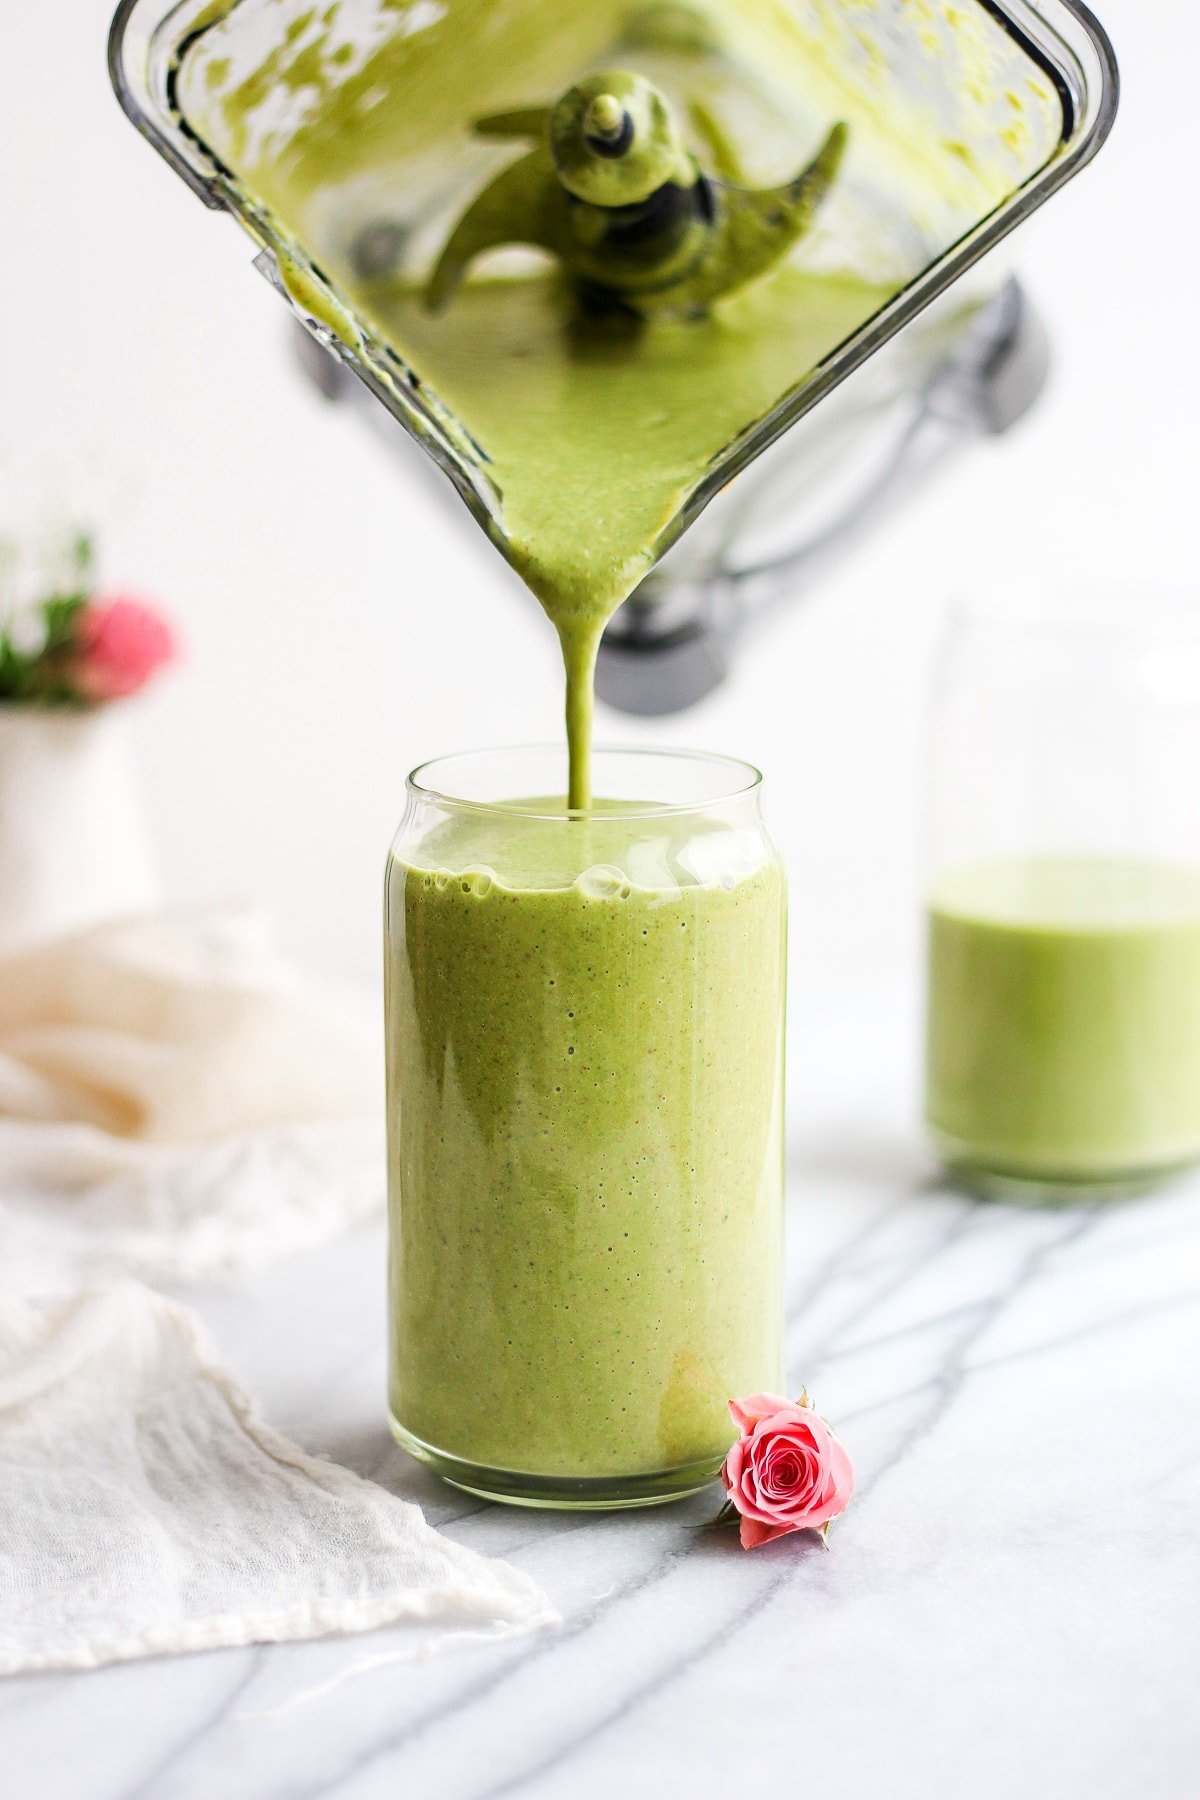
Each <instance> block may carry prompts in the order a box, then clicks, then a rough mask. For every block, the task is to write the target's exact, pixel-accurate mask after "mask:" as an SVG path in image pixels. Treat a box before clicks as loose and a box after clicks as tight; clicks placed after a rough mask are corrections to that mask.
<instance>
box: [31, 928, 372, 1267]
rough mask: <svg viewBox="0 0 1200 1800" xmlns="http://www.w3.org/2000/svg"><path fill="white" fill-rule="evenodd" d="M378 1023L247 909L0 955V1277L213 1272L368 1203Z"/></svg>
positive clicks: (327, 1226) (262, 1254)
mask: <svg viewBox="0 0 1200 1800" xmlns="http://www.w3.org/2000/svg"><path fill="white" fill-rule="evenodd" d="M381 1040H382V1031H381V1028H380V1025H379V1021H378V1019H377V1018H376V1016H375V1010H374V1008H373V1007H371V1006H369V1005H367V1004H365V1003H364V1004H363V1005H361V1006H356V1005H354V1004H352V1003H350V1002H349V1001H347V999H346V998H345V997H344V996H342V995H341V994H335V993H332V992H328V991H325V990H323V989H322V988H320V987H319V986H317V985H316V984H314V983H312V982H311V981H308V980H303V979H301V978H300V977H299V976H298V975H297V974H296V972H295V971H294V970H293V969H292V968H290V966H289V965H288V964H287V963H285V962H284V961H283V960H282V959H281V958H280V957H279V955H278V954H277V953H276V952H275V950H274V949H273V948H272V946H271V943H270V941H269V937H268V935H267V932H266V930H265V928H264V926H263V924H262V922H261V921H260V920H259V919H258V918H257V917H255V916H254V915H250V914H246V913H241V912H209V913H180V914H168V915H164V916H148V917H143V918H138V919H134V920H130V921H128V922H126V923H122V924H116V925H108V926H103V927H99V928H96V929H93V930H90V931H86V932H83V933H80V934H79V935H77V936H74V937H69V938H64V939H59V940H57V941H54V942H51V943H44V944H40V945H38V946H37V947H35V948H32V949H27V950H24V951H21V952H16V953H10V954H8V955H4V956H0V1285H2V1286H4V1287H6V1288H8V1289H10V1290H12V1289H25V1290H28V1289H30V1288H32V1287H38V1286H43V1285H45V1283H46V1282H47V1281H52V1280H54V1279H55V1278H57V1277H59V1276H61V1275H63V1274H65V1273H66V1272H67V1271H69V1270H73V1271H75V1272H79V1271H83V1272H85V1273H88V1274H92V1273H95V1272H98V1271H105V1270H107V1269H110V1268H113V1267H116V1268H124V1269H128V1270H131V1271H132V1272H135V1273H137V1274H139V1275H142V1276H144V1277H145V1278H147V1279H148V1280H151V1281H194V1280H201V1279H205V1278H207V1277H210V1276H213V1275H227V1274H231V1273H234V1272H236V1271H238V1270H240V1269H245V1268H249V1267H253V1266H255V1265H257V1264H260V1263H262V1262H265V1261H267V1260H270V1259H272V1258H274V1257H278V1256H280V1255H285V1254H287V1253H288V1252H290V1251H295V1250H301V1249H306V1248H309V1247H312V1246H313V1245H315V1244H318V1243H320V1242H321V1241H322V1240H324V1239H326V1238H328V1237H330V1236H332V1235H334V1234H335V1233H336V1232H338V1231H340V1230H342V1229H344V1228H345V1227H346V1226H347V1225H348V1224H351V1223H353V1222H354V1221H355V1220H357V1219H359V1218H361V1217H363V1216H364V1215H365V1214H367V1213H369V1212H372V1211H374V1210H376V1209H377V1208H378V1207H379V1206H380V1205H381V1204H382V1200H383V1193H384V1185H385V1178H384V1159H383V1149H382V1130H381V1126H380V1123H379V1121H380V1117H381V1115H382V1110H383V1108H382V1092H383V1074H382V1055H381V1048H380V1046H381Z"/></svg>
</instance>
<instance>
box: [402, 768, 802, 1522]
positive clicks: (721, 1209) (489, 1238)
mask: <svg viewBox="0 0 1200 1800" xmlns="http://www.w3.org/2000/svg"><path fill="white" fill-rule="evenodd" d="M526 810H532V808H530V809H526V808H520V809H510V810H509V811H508V812H507V814H506V813H505V812H503V811H497V812H492V813H469V814H466V815H464V816H462V817H460V818H453V819H451V820H449V821H448V822H444V823H441V824H439V825H437V826H436V827H435V828H434V829H433V830H431V831H427V832H425V833H424V835H418V840H417V841H416V842H415V843H411V844H410V843H406V842H404V841H402V842H401V843H400V844H399V845H398V847H397V852H396V853H395V854H394V856H393V859H392V862H391V865H390V868H389V874H388V887H387V908H388V943H389V955H388V965H387V979H388V1017H389V1021H390V1026H389V1032H388V1050H389V1071H388V1082H389V1105H388V1118H389V1125H390V1127H391V1145H390V1155H391V1168H390V1175H391V1181H390V1192H391V1201H392V1219H391V1308H392V1319H393V1333H394V1351H393V1362H392V1370H391V1407H392V1415H393V1419H394V1421H395V1423H396V1425H397V1427H398V1429H399V1432H400V1435H401V1436H402V1438H403V1439H404V1440H405V1441H406V1442H408V1443H409V1444H410V1446H411V1447H413V1448H415V1449H417V1451H418V1453H420V1452H421V1451H422V1448H423V1447H424V1449H425V1450H427V1451H428V1450H429V1449H431V1448H432V1449H433V1450H434V1451H436V1452H437V1454H436V1455H435V1456H434V1457H433V1458H432V1459H431V1460H433V1461H434V1464H435V1466H436V1467H438V1468H440V1469H441V1471H442V1472H443V1473H447V1474H450V1475H451V1476H452V1477H454V1478H456V1479H459V1480H462V1481H465V1482H466V1484H467V1485H472V1483H478V1484H479V1485H480V1486H482V1487H483V1488H484V1489H485V1490H486V1491H488V1492H492V1493H497V1492H500V1493H503V1492H505V1491H506V1483H505V1480H504V1477H505V1476H506V1475H513V1476H516V1477H518V1479H517V1480H516V1481H515V1482H514V1483H512V1484H510V1485H511V1490H512V1491H516V1492H518V1493H520V1494H521V1495H523V1496H524V1497H526V1498H529V1497H531V1496H532V1497H535V1498H536V1496H537V1485H536V1484H537V1482H538V1480H543V1479H544V1480H545V1481H547V1482H548V1483H549V1484H550V1487H551V1489H552V1490H553V1491H554V1492H556V1493H559V1494H562V1493H563V1492H566V1493H569V1494H575V1495H577V1497H582V1498H586V1497H587V1495H588V1494H589V1493H592V1492H595V1493H597V1494H598V1495H600V1496H601V1497H602V1496H603V1488H604V1483H605V1482H606V1481H610V1482H613V1483H615V1484H617V1486H618V1487H619V1488H620V1491H621V1493H622V1494H628V1493H629V1492H630V1491H631V1484H632V1488H633V1491H635V1492H636V1490H637V1483H638V1481H639V1479H642V1478H644V1479H645V1481H646V1482H647V1484H648V1485H647V1491H648V1492H649V1491H653V1492H654V1493H656V1494H663V1493H669V1492H670V1491H672V1488H673V1487H681V1488H683V1487H687V1486H695V1485H696V1484H697V1482H699V1481H703V1480H704V1479H705V1478H707V1477H708V1476H709V1475H711V1473H712V1472H713V1471H714V1470H715V1468H716V1467H717V1465H718V1463H719V1462H720V1459H721V1458H722V1457H723V1455H724V1453H725V1451H726V1449H727V1447H728V1444H729V1440H730V1426H729V1417H728V1412H727V1410H726V1402H727V1401H728V1399H729V1396H730V1395H731V1394H740V1393H746V1392H752V1391H757V1390H761V1389H772V1388H775V1387H777V1386H778V1384H779V1381H780V1377H781V1343H780V1331H781V1327H780V1320H781V1283H782V1267H781V1246H782V1227H783V1209H782V1096H781V1081H782V1068H783V1055H782V1041H781V1031H782V1016H781V1015H782V993H783V963H784V889H783V878H782V874H781V871H780V869H779V867H778V864H777V862H776V861H775V859H774V857H773V855H772V854H771V853H770V850H769V847H768V846H767V844H766V841H765V840H763V839H761V838H759V837H757V836H754V840H753V841H754V853H753V855H752V857H751V858H750V859H749V860H748V859H747V854H746V842H745V836H744V834H739V833H732V832H731V831H730V830H729V828H728V826H727V825H726V824H724V823H722V821H721V820H720V819H719V818H717V817H716V816H714V817H711V818H704V817H699V818H697V817H695V816H691V815H689V816H685V817H678V818H673V817H671V816H666V817H663V816H660V815H654V814H650V813H644V814H641V815H640V816H639V814H638V813H636V812H635V813H634V814H633V815H632V816H625V817H615V816H614V817H610V816H606V815H605V812H604V810H600V811H598V812H597V813H595V814H593V816H592V817H591V818H590V819H589V820H587V821H567V820H564V819H562V818H561V817H559V818H558V819H554V818H550V817H542V818H536V817H526V816H522V814H523V813H524V812H525V811H526ZM542 810H543V811H545V812H547V813H553V812H554V811H555V810H557V811H558V812H559V813H561V801H560V802H559V803H558V805H557V808H555V807H553V806H550V805H549V804H547V805H546V806H545V807H544V808H542ZM626 810H627V809H622V811H623V812H624V811H626ZM752 835H753V834H752Z"/></svg>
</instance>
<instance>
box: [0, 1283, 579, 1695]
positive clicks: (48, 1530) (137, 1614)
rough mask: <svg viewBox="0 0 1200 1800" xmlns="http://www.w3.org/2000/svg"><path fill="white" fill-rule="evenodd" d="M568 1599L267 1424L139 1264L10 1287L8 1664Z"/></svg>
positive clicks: (4, 1431)
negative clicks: (50, 1285) (95, 1287)
mask: <svg viewBox="0 0 1200 1800" xmlns="http://www.w3.org/2000/svg"><path fill="white" fill-rule="evenodd" d="M554 1617H555V1615H554V1613H553V1610H552V1609H551V1607H550V1605H549V1602H548V1601H547V1600H546V1598H545V1596H544V1595H543V1594H542V1592H541V1590H540V1589H539V1588H538V1587H537V1586H536V1584H535V1583H534V1582H533V1581H531V1580H530V1579H529V1578H528V1577H527V1576H525V1575H522V1574H520V1573H519V1572H518V1571H517V1570H515V1569H510V1568H508V1567H507V1566H506V1565H505V1564H503V1563H498V1562H487V1561H484V1560H483V1559H482V1558H480V1557H478V1556H476V1555H474V1554H473V1553H472V1552H470V1551H468V1550H464V1549H463V1548H461V1547H460V1546H459V1545H456V1544H453V1543H451V1542H449V1541H448V1540H447V1539H445V1538H443V1537H440V1536H439V1535H438V1534H437V1533H436V1532H434V1531H431V1530H430V1528H429V1527H428V1526H427V1525H426V1524H425V1522H424V1520H423V1518H422V1517H421V1514H420V1512H419V1510H418V1509H417V1508H416V1507H415V1506H412V1505H409V1504H408V1503H406V1502H404V1501H401V1500H398V1499H396V1498H395V1497H394V1496H393V1495H390V1494H388V1493H386V1492H385V1491H384V1490H383V1489H382V1488H379V1487H375V1486H373V1485H372V1484H371V1483H370V1482H366V1481H362V1480H360V1479H359V1477H358V1476H356V1475H352V1474H350V1473H349V1472H348V1471H347V1470H344V1469H340V1468H337V1467H336V1466H335V1465H334V1464H332V1463H327V1462H322V1461H320V1460H318V1459H317V1458H315V1457H312V1456H309V1455H307V1454H305V1452H304V1451H302V1450H300V1449H298V1448H297V1447H296V1446H295V1445H294V1444H290V1443H288V1442H287V1441H286V1440H285V1439H284V1438H282V1437H279V1436H278V1435H277V1434H276V1433H275V1432H273V1431H271V1430H270V1429H269V1428H268V1427H267V1426H266V1425H264V1424H263V1423H262V1421H261V1420H260V1419H259V1418H258V1417H257V1415H256V1413H255V1410H254V1408H253V1406H252V1405H251V1403H250V1402H249V1401H248V1400H247V1399H246V1397H245V1395H244V1394H243V1393H242V1392H241V1391H240V1390H239V1388H238V1387H237V1386H236V1384H235V1383H234V1382H233V1381H232V1380H231V1378H230V1377H229V1375H228V1374H227V1373H226V1372H225V1371H224V1370H223V1369H222V1368H221V1367H220V1365H219V1363H218V1362H217V1360H216V1359H215V1357H214V1355H213V1352H212V1349H211V1347H210V1346H209V1344H208V1342H207V1339H206V1338H205V1336H204V1334H203V1332H202V1330H201V1329H200V1327H199V1326H198V1324H197V1322H196V1321H195V1320H194V1319H193V1318H192V1316H191V1315H190V1314H189V1313H187V1312H185V1311H183V1310H182V1309H181V1308H179V1307H177V1306H174V1305H172V1304H171V1303H170V1302H168V1301H166V1300H164V1299H161V1298H160V1297H159V1296H157V1295H155V1294H152V1293H151V1292H150V1291H149V1290H148V1289H146V1288H144V1287H141V1286H139V1285H137V1284H135V1283H132V1282H130V1283H125V1284H122V1285H121V1286H118V1287H114V1288H111V1289H108V1290H106V1291H97V1292H92V1293H88V1294H83V1295H76V1296H75V1297H73V1298H71V1299H68V1300H55V1301H47V1300H42V1301H31V1300H24V1299H20V1298H17V1297H8V1298H0V1674H17V1673H29V1672H33V1671H37V1670H46V1669H91V1668H96V1667H98V1666H100V1665H101V1664H103V1663H110V1662H121V1661H127V1660H130V1659H132V1658H135V1657H141V1656H150V1655H157V1654H161V1653H164V1652H169V1651H182V1650H205V1649H212V1648H216V1647H219V1646H227V1645H235V1644H249V1643H282V1642H285V1641H289V1640H293V1639H300V1638H315V1637H324V1636H328V1635H334V1634H348V1633H353V1632H361V1631H370V1630H374V1629H376V1628H377V1627H379V1626H383V1625H391V1624H396V1623H404V1624H405V1626H406V1630H408V1631H411V1637H412V1648H413V1652H414V1653H418V1652H419V1650H420V1648H421V1645H422V1643H423V1642H425V1643H428V1641H429V1639H430V1638H431V1637H432V1636H433V1634H434V1632H435V1631H436V1628H438V1627H441V1628H443V1629H444V1628H445V1627H446V1626H455V1627H459V1628H461V1627H464V1626H473V1627H475V1628H476V1629H479V1628H490V1629H493V1630H496V1629H499V1630H504V1629H508V1630H512V1629H514V1628H516V1629H529V1628H532V1627H533V1626H536V1625H538V1624H541V1623H548V1622H550V1621H551V1620H552V1619H553V1618H554Z"/></svg>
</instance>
